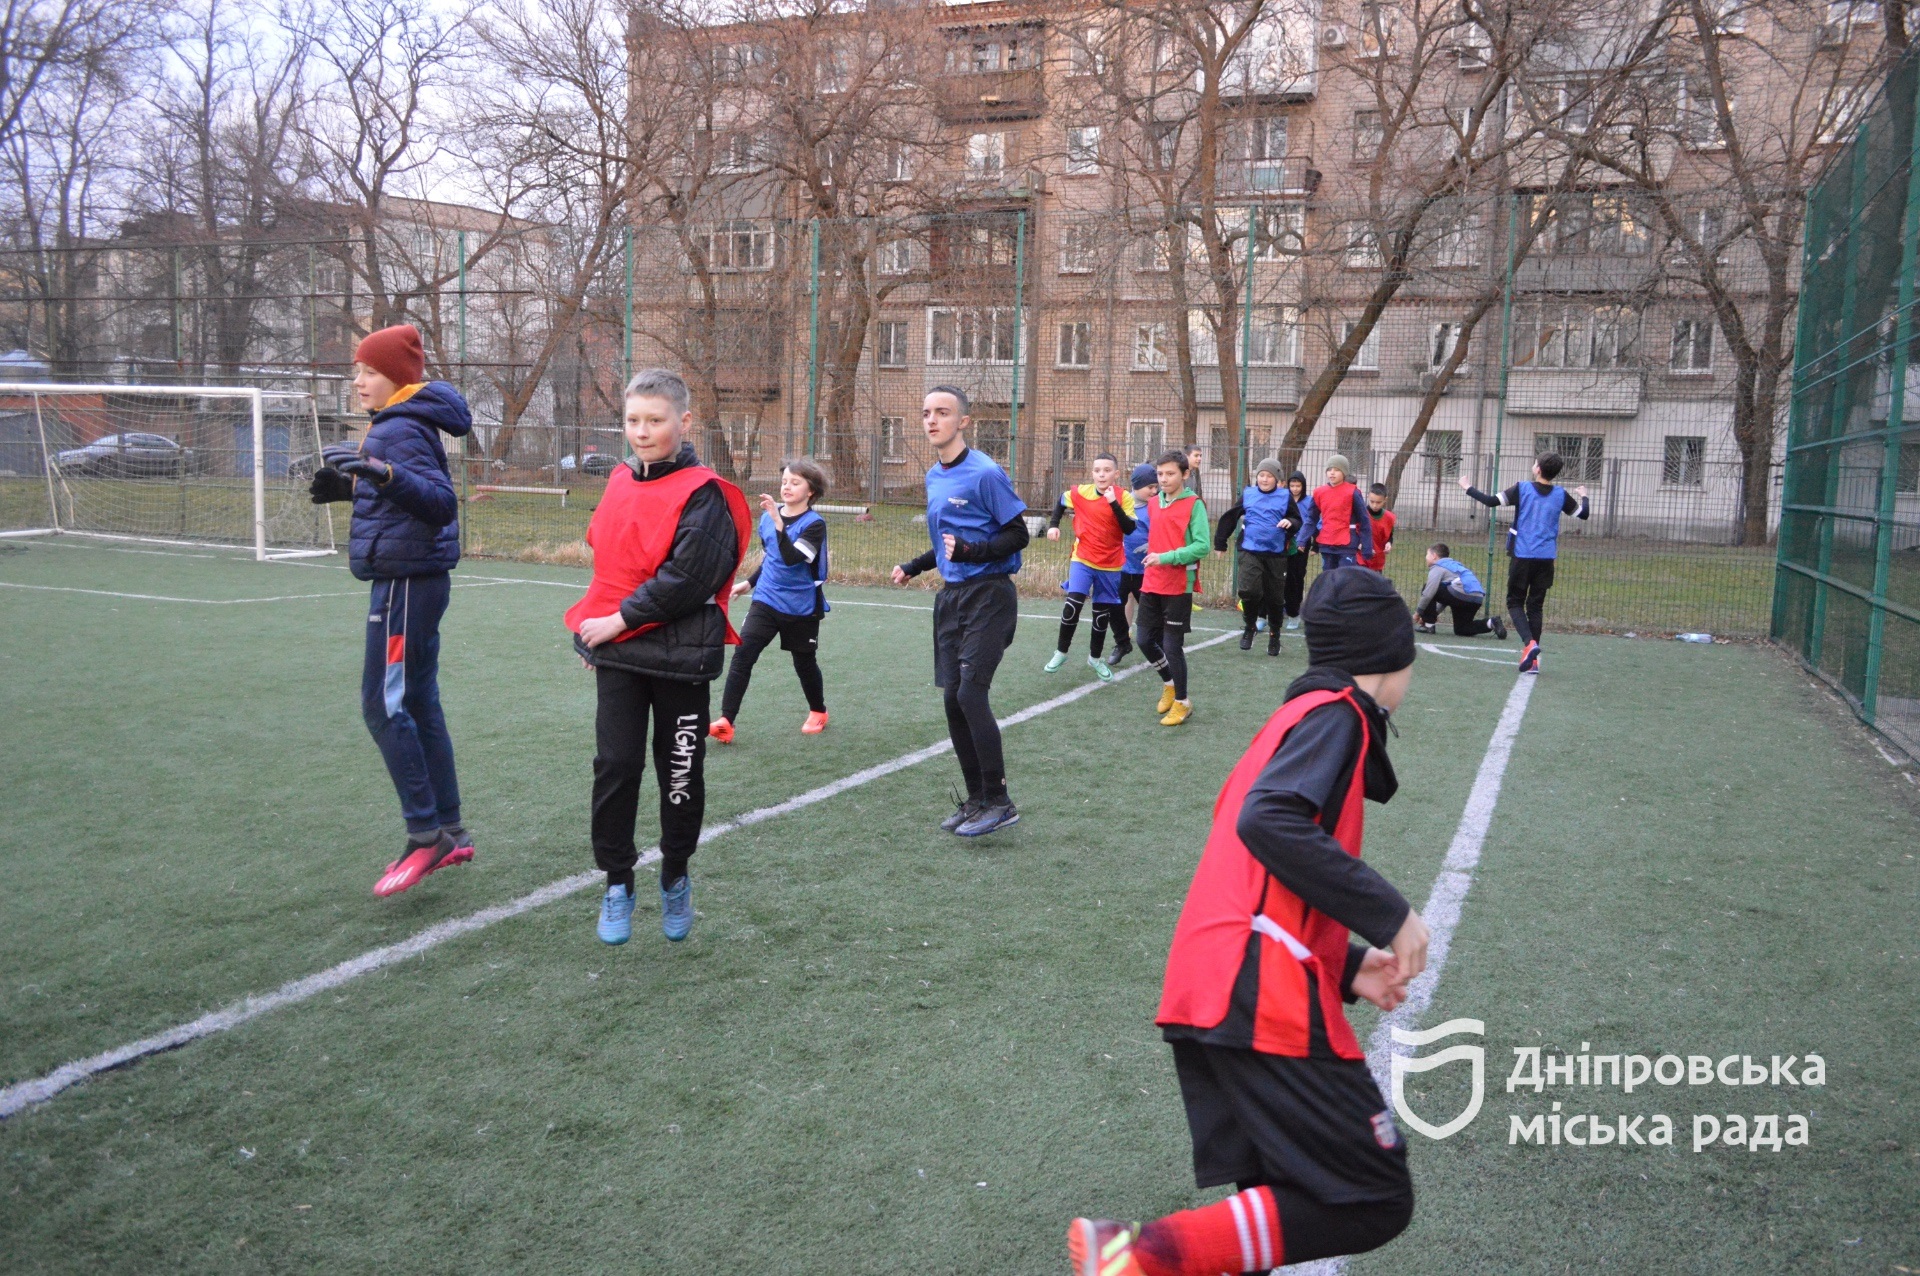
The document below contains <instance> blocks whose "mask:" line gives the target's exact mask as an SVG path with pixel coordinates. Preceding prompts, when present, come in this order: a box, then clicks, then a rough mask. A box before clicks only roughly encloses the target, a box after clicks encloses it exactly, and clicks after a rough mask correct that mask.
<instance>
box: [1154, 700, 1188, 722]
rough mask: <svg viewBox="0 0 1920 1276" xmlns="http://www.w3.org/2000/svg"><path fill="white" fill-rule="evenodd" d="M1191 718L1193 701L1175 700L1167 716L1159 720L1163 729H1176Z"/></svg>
mask: <svg viewBox="0 0 1920 1276" xmlns="http://www.w3.org/2000/svg"><path fill="white" fill-rule="evenodd" d="M1192 716H1193V701H1191V700H1175V701H1174V702H1173V707H1172V708H1170V709H1168V710H1167V716H1166V717H1164V718H1162V719H1160V725H1161V726H1163V727H1177V726H1179V725H1180V724H1181V723H1182V722H1185V721H1186V720H1187V719H1188V718H1191V717H1192Z"/></svg>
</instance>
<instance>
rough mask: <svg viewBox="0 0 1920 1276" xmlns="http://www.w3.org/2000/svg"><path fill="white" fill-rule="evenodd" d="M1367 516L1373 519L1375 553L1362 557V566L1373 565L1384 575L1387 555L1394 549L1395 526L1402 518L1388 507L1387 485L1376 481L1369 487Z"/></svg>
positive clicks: (1375, 569) (1373, 567) (1374, 568)
mask: <svg viewBox="0 0 1920 1276" xmlns="http://www.w3.org/2000/svg"><path fill="white" fill-rule="evenodd" d="M1367 517H1368V518H1369V519H1371V520H1372V521H1373V553H1371V554H1368V555H1365V556H1363V557H1362V558H1361V559H1360V565H1361V566H1362V567H1371V568H1372V569H1373V570H1374V571H1377V572H1379V573H1381V574H1382V575H1384V574H1385V573H1386V570H1387V555H1388V554H1389V553H1391V552H1392V551H1393V527H1394V524H1395V523H1397V522H1399V521H1400V520H1399V519H1398V518H1397V517H1396V516H1395V515H1394V512H1393V511H1392V510H1390V509H1388V508H1387V485H1386V484H1385V483H1375V484H1374V485H1373V486H1372V487H1370V488H1368V489H1367Z"/></svg>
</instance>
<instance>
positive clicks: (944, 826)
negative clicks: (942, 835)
mask: <svg viewBox="0 0 1920 1276" xmlns="http://www.w3.org/2000/svg"><path fill="white" fill-rule="evenodd" d="M979 808H980V799H979V798H977V797H974V796H972V795H969V796H967V797H964V798H963V797H961V796H960V795H959V794H957V793H956V794H954V806H953V814H952V815H949V816H948V817H947V818H946V819H944V820H941V821H940V828H941V830H942V831H943V832H947V833H951V832H953V831H954V830H955V829H957V828H959V827H960V826H961V825H962V824H965V823H966V822H967V821H968V820H970V819H972V818H973V813H974V812H975V811H977V810H978V809H979Z"/></svg>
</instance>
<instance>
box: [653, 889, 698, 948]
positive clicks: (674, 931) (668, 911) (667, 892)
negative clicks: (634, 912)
mask: <svg viewBox="0 0 1920 1276" xmlns="http://www.w3.org/2000/svg"><path fill="white" fill-rule="evenodd" d="M692 930H693V878H692V877H690V876H689V877H682V878H681V879H680V880H679V882H677V883H676V884H675V885H674V886H672V887H671V888H667V889H663V890H662V891H661V892H660V933H661V934H663V935H665V936H666V937H667V938H668V939H671V940H672V941H674V942H675V943H676V944H677V943H679V942H680V941H681V940H683V939H685V938H686V937H687V934H688V933H689V932H690V931H692Z"/></svg>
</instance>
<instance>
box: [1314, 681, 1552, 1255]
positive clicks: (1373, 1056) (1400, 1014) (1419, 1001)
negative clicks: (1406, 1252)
mask: <svg viewBox="0 0 1920 1276" xmlns="http://www.w3.org/2000/svg"><path fill="white" fill-rule="evenodd" d="M1539 681H1540V680H1539V679H1538V678H1527V677H1522V678H1516V679H1515V680H1514V684H1513V690H1512V691H1510V692H1508V693H1507V704H1506V707H1505V708H1504V709H1502V710H1501V711H1500V721H1499V722H1498V723H1496V724H1495V725H1494V728H1493V738H1492V739H1491V740H1489V741H1487V751H1486V753H1485V754H1484V755H1482V756H1481V758H1480V770H1479V772H1478V773H1477V774H1475V776H1474V777H1473V788H1472V789H1471V790H1469V791H1468V793H1467V809H1466V810H1464V811H1462V812H1461V813H1460V823H1459V826H1458V827H1456V828H1455V829H1454V831H1453V842H1452V844H1451V845H1449V846H1448V847H1447V858H1446V861H1445V862H1444V863H1443V864H1442V865H1441V867H1440V875H1439V876H1438V877H1436V878H1434V879H1433V889H1432V890H1430V891H1428V892H1427V902H1426V904H1425V906H1424V907H1422V908H1421V910H1420V916H1421V917H1422V918H1423V919H1424V920H1425V921H1426V923H1427V929H1428V930H1429V931H1431V932H1432V937H1431V938H1430V939H1428V941H1427V968H1426V969H1425V970H1423V971H1421V972H1420V977H1419V978H1417V979H1415V980H1414V981H1413V985H1412V987H1410V988H1409V989H1408V990H1407V999H1406V1000H1405V1001H1403V1002H1401V1003H1400V1006H1399V1009H1397V1010H1394V1011H1393V1012H1392V1013H1390V1014H1385V1015H1382V1016H1381V1017H1380V1022H1379V1023H1378V1024H1377V1025H1375V1026H1374V1029H1373V1036H1372V1038H1371V1039H1370V1040H1369V1041H1368V1042H1367V1066H1368V1068H1370V1069H1371V1070H1372V1072H1373V1079H1374V1081H1375V1082H1376V1083H1377V1084H1378V1085H1379V1086H1380V1093H1381V1094H1382V1095H1390V1094H1392V1092H1393V1089H1392V1086H1393V1077H1392V1068H1393V1056H1394V1055H1395V1054H1396V1053H1399V1052H1401V1051H1400V1047H1399V1046H1397V1045H1396V1044H1395V1043H1394V1040H1393V1030H1394V1029H1395V1028H1400V1029H1403V1030H1405V1029H1411V1028H1414V1027H1417V1026H1418V1025H1419V1022H1420V1016H1421V1015H1422V1014H1424V1013H1425V1012H1426V1009H1427V1007H1428V1006H1429V1005H1431V1004H1433V990H1434V989H1435V988H1436V987H1437V986H1438V985H1439V983H1440V975H1441V972H1442V971H1444V970H1445V969H1446V966H1447V953H1448V951H1449V950H1450V949H1451V948H1452V947H1453V932H1454V930H1455V929H1456V928H1457V927H1458V926H1459V925H1460V909H1461V906H1462V905H1463V904H1465V903H1466V899H1467V890H1468V888H1469V887H1471V886H1472V885H1473V874H1474V870H1475V869H1476V868H1478V867H1479V866H1480V848H1481V847H1483V846H1485V845H1486V841H1487V829H1488V827H1489V826H1490V825H1491V824H1492V823H1493V809H1494V807H1495V806H1497V805H1498V804H1499V801H1500V785H1501V782H1502V781H1503V780H1504V779H1505V778H1506V774H1507V762H1508V761H1509V760H1510V759H1511V758H1512V757H1513V742H1514V740H1515V739H1516V738H1517V737H1518V736H1519V735H1520V719H1521V718H1523V717H1525V716H1526V712H1527V700H1528V698H1529V697H1531V696H1532V695H1533V689H1534V687H1536V686H1538V685H1539ZM1283 1270H1285V1271H1288V1272H1299V1273H1311V1274H1312V1276H1339V1274H1340V1273H1344V1272H1345V1271H1346V1270H1347V1260H1346V1259H1344V1258H1330V1259H1324V1260H1322V1261H1320V1262H1317V1263H1301V1264H1298V1265H1297V1266H1293V1267H1288V1268H1284V1269H1283Z"/></svg>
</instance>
